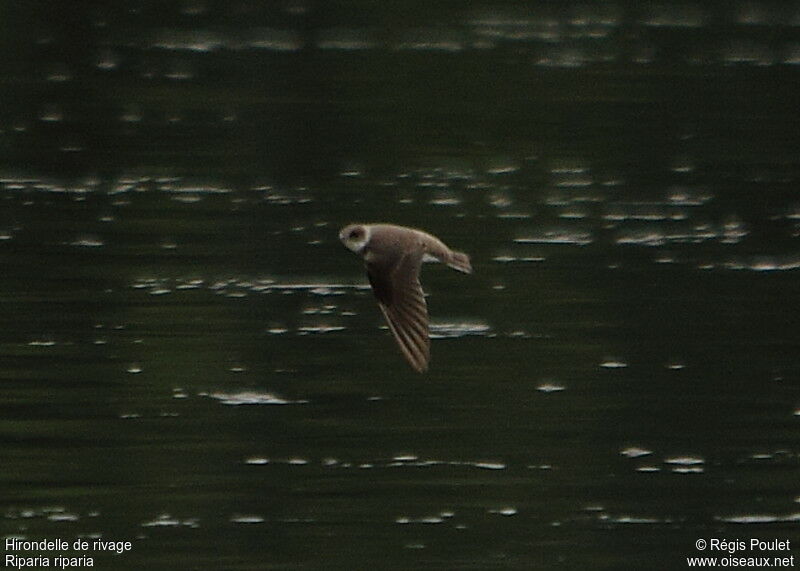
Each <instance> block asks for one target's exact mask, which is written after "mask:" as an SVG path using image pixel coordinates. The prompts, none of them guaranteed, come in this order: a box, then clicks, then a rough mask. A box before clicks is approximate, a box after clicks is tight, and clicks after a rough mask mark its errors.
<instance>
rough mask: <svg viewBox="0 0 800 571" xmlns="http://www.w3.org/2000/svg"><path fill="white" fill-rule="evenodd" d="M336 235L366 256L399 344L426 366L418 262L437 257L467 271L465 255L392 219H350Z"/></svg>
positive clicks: (418, 364)
mask: <svg viewBox="0 0 800 571" xmlns="http://www.w3.org/2000/svg"><path fill="white" fill-rule="evenodd" d="M339 239H340V240H341V241H342V243H343V244H344V245H345V246H347V248H348V249H350V250H352V251H353V252H355V253H356V254H358V255H359V256H361V257H362V258H364V263H365V264H366V266H367V277H368V278H369V283H370V285H371V286H372V291H373V293H374V294H375V297H376V298H377V299H378V305H379V306H380V308H381V311H382V312H383V316H384V317H385V318H386V323H388V324H389V329H390V330H391V332H392V335H393V336H394V339H395V341H397V345H398V346H399V347H400V350H401V351H402V352H403V356H404V357H405V358H406V361H408V363H409V364H410V365H411V366H412V367H413V368H414V370H415V371H417V372H418V373H423V372H425V371H426V370H428V363H429V362H430V358H431V341H430V338H429V336H428V308H427V306H426V304H425V295H424V294H423V292H422V286H421V285H420V283H419V272H420V267H421V266H422V262H423V261H439V262H442V263H444V264H447V265H448V266H450V267H451V268H453V269H456V270H458V271H460V272H464V273H467V274H469V273H472V266H471V265H470V263H469V256H468V255H467V254H464V253H463V252H454V251H453V250H451V249H450V248H448V247H447V246H446V245H445V244H444V243H443V242H442V241H441V240H439V239H438V238H436V237H435V236H432V235H430V234H428V233H427V232H423V231H422V230H416V229H414V228H406V227H403V226H395V225H393V224H350V225H349V226H345V227H344V228H342V230H341V232H339Z"/></svg>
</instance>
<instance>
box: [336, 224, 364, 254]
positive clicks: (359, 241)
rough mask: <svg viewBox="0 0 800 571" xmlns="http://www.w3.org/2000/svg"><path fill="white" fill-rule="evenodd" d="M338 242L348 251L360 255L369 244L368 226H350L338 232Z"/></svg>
mask: <svg viewBox="0 0 800 571" xmlns="http://www.w3.org/2000/svg"><path fill="white" fill-rule="evenodd" d="M339 240H341V241H342V244H344V245H345V246H346V247H347V249H348V250H350V251H352V252H355V253H356V254H360V253H361V252H363V251H364V248H365V247H366V246H367V242H369V226H365V225H364V224H350V225H349V226H345V227H344V228H342V230H341V232H339Z"/></svg>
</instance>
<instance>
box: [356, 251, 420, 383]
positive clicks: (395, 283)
mask: <svg viewBox="0 0 800 571" xmlns="http://www.w3.org/2000/svg"><path fill="white" fill-rule="evenodd" d="M421 263H422V254H421V252H417V253H407V254H405V255H404V256H402V257H401V258H400V259H399V260H397V263H396V264H394V265H393V266H382V265H375V264H367V275H368V277H369V282H370V284H371V285H372V291H373V292H374V293H375V297H377V298H378V305H379V306H380V308H381V311H382V312H383V316H384V317H385V318H386V323H387V324H388V325H389V329H390V330H391V332H392V335H393V336H394V339H395V341H397V345H398V346H399V347H400V350H401V351H402V352H403V356H404V357H405V358H406V361H408V363H409V365H411V367H412V368H413V369H414V370H415V371H417V372H418V373H424V372H425V371H426V370H427V369H428V363H429V362H430V356H431V341H430V338H429V337H428V307H427V305H426V304H425V295H424V294H423V292H422V286H421V285H420V283H419V269H420V265H421Z"/></svg>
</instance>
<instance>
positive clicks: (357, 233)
mask: <svg viewBox="0 0 800 571" xmlns="http://www.w3.org/2000/svg"><path fill="white" fill-rule="evenodd" d="M360 235H361V232H360V231H359V230H350V238H358V237H359V236H360Z"/></svg>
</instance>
